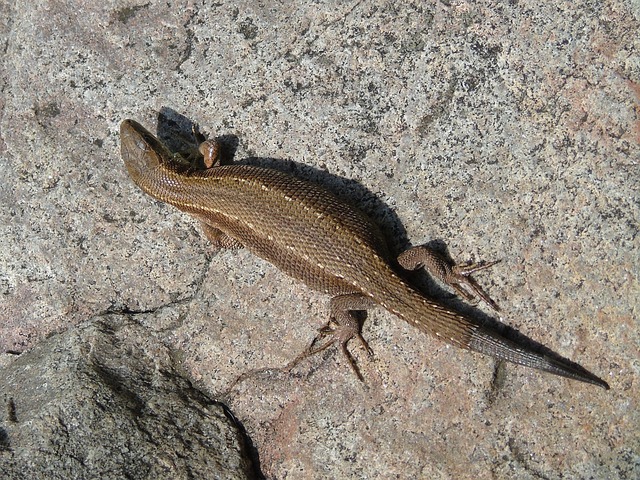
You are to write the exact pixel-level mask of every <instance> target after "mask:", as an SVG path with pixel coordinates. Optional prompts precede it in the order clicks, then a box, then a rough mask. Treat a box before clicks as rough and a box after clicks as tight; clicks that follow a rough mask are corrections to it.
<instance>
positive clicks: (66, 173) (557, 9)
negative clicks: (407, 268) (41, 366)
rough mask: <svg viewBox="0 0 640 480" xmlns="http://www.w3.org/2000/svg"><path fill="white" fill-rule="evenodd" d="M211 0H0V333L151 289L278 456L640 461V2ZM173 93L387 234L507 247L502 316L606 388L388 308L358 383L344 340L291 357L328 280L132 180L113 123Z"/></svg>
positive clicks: (506, 473)
mask: <svg viewBox="0 0 640 480" xmlns="http://www.w3.org/2000/svg"><path fill="white" fill-rule="evenodd" d="M202 3H203V2H179V3H166V2H164V3H162V2H158V3H153V2H137V3H134V2H130V1H128V0H125V1H119V2H111V1H101V2H91V3H90V2H74V1H72V2H46V1H44V2H37V3H36V4H35V5H34V4H33V3H28V2H22V1H14V2H6V1H5V2H2V3H0V22H1V23H0V28H1V32H2V33H1V37H2V39H3V42H2V46H3V53H4V55H3V57H2V63H3V64H2V66H1V68H0V78H1V82H2V83H1V86H2V96H1V97H0V168H1V171H2V176H1V177H0V179H1V180H0V237H1V238H2V249H0V256H1V259H0V265H2V267H1V268H0V292H2V296H1V297H0V312H2V313H0V315H2V317H0V318H1V322H0V350H1V351H2V352H14V353H18V352H22V351H25V350H27V349H29V348H32V347H34V346H35V345H37V344H38V342H40V341H42V339H44V338H45V337H46V336H47V335H49V334H51V333H52V332H55V331H61V330H65V329H67V328H69V327H71V326H72V325H75V324H78V323H79V322H82V321H84V320H86V319H89V318H91V317H93V316H95V315H98V314H104V313H105V312H112V313H127V312H138V313H135V315H134V317H135V320H136V322H137V323H139V324H140V325H142V326H143V327H144V328H145V329H146V330H147V331H148V332H149V335H152V334H153V335H157V336H158V338H159V339H160V340H161V341H162V343H163V345H164V346H165V347H166V348H167V349H169V351H170V352H171V355H172V358H173V360H174V362H177V363H176V364H177V365H179V366H180V368H181V370H182V372H183V374H184V375H186V376H188V377H189V378H190V379H191V380H192V381H193V382H195V383H196V384H197V386H198V388H200V389H202V390H204V391H206V392H208V393H209V394H211V396H212V397H214V398H217V399H220V400H222V401H224V403H225V404H226V405H227V406H228V407H229V408H230V409H231V410H232V411H233V413H234V414H235V415H236V416H237V418H238V419H239V420H240V421H241V422H242V423H243V424H244V426H245V427H246V429H247V433H248V434H249V435H250V437H251V439H252V442H253V444H254V445H255V447H256V448H257V451H258V454H259V457H260V466H261V469H262V471H263V473H264V475H265V476H266V477H268V478H279V479H284V478H320V477H325V478H402V479H403V478H443V479H445V478H456V479H457V478H523V479H528V478H548V479H559V478H622V479H625V478H627V479H631V478H638V477H640V456H639V451H640V440H639V435H638V431H640V416H639V415H640V414H639V413H638V412H639V411H640V407H639V405H638V399H639V398H640V391H639V388H638V383H639V381H638V375H639V373H640V362H639V361H638V354H637V352H638V347H639V345H640V338H639V333H638V332H640V325H639V322H638V314H637V312H638V299H639V298H640V288H639V285H638V274H639V261H638V258H639V257H638V251H639V247H640V245H639V242H638V224H639V219H640V206H639V204H640V202H639V195H638V192H639V191H640V185H639V183H640V182H639V169H638V161H639V160H640V147H639V143H640V120H639V118H638V116H639V108H640V107H639V101H640V59H639V56H638V47H639V43H640V40H639V37H638V34H637V32H638V31H640V6H639V5H638V2H637V1H636V2H622V1H619V0H618V1H604V2H601V1H598V2H596V1H578V2H574V1H571V2H570V1H564V0H560V1H556V2H532V1H520V2H464V1H459V2H450V1H446V2H424V1H415V2H411V1H409V2H375V1H361V2H339V1H333V2H331V1H321V2H317V1H316V2H311V1H305V0H302V1H300V2H295V3H291V2H289V3H287V2H275V1H272V0H267V1H263V2H253V1H239V2H233V3H225V2H217V3H215V4H213V5H211V6H203V5H202ZM205 3H206V2H205ZM168 109H171V110H173V111H175V112H177V113H179V114H182V115H185V116H187V117H188V118H189V119H190V120H193V121H196V122H198V123H199V124H201V125H202V126H203V128H204V129H205V130H208V131H209V132H211V134H212V135H228V136H235V137H236V138H237V142H238V143H237V151H236V152H235V157H236V158H237V159H243V158H247V157H249V158H250V160H249V161H252V162H258V163H263V164H264V163H266V164H274V163H275V164H276V165H279V166H280V167H281V168H286V169H289V170H291V171H292V172H293V173H296V174H299V175H301V176H303V177H306V178H309V179H312V180H314V181H317V182H320V183H323V184H325V185H328V186H329V187H330V188H332V189H333V190H335V191H336V192H338V193H339V194H341V195H343V196H345V197H346V198H350V199H351V200H353V201H355V202H356V203H358V204H359V205H361V206H362V207H363V208H364V209H365V210H367V211H368V212H370V213H372V214H373V215H374V216H375V217H376V218H377V219H378V220H379V221H380V223H381V224H382V225H383V226H384V227H385V229H386V230H388V231H389V234H390V237H392V244H393V246H394V248H396V249H401V248H404V247H405V246H407V245H408V244H409V243H413V244H419V243H422V242H425V241H429V240H434V239H435V240H440V241H442V242H444V243H445V244H446V245H447V246H448V248H449V251H450V252H451V254H452V256H453V257H454V258H456V259H458V260H461V261H463V260H467V259H493V258H501V259H502V260H503V262H502V263H501V264H500V265H498V266H496V267H494V269H492V271H491V272H489V273H486V274H483V275H482V276H481V277H480V279H479V280H480V281H481V283H482V284H483V285H485V286H486V287H487V289H488V290H489V292H490V293H491V295H492V296H493V297H494V298H495V299H496V300H497V301H498V302H499V303H500V304H501V306H502V307H503V320H504V322H505V323H508V324H509V325H512V326H514V327H515V328H517V329H519V330H520V331H521V332H522V333H524V334H526V335H528V336H530V337H532V338H534V339H536V340H539V341H541V342H543V343H544V344H546V345H548V346H549V347H551V348H552V349H554V350H556V351H557V352H558V353H560V354H562V355H564V356H567V357H569V358H571V359H573V360H575V361H577V362H579V363H581V364H583V365H584V366H585V367H587V368H589V369H590V370H592V371H594V372H595V373H598V374H600V375H602V376H603V377H605V378H606V380H607V381H609V382H610V384H611V387H612V390H611V391H609V392H605V391H603V390H600V389H597V388H595V387H592V386H588V385H582V384H579V383H576V382H571V381H568V380H564V379H560V378H556V377H553V376H550V375H546V374H542V373H539V372H534V371H530V370H527V369H524V368H519V367H515V366H511V365H506V366H497V367H496V365H495V362H494V361H492V360H491V359H488V358H485V357H482V356H478V355H473V354H470V353H467V352H462V351H457V350H454V349H452V348H448V347H446V346H444V345H443V344H442V343H439V342H438V341H436V340H434V339H430V338H427V337H425V336H423V335H421V334H419V333H418V332H416V331H415V330H412V329H411V328H410V327H409V326H408V325H404V324H402V323H401V322H400V321H398V320H397V319H396V318H394V317H392V316H391V315H389V314H387V313H385V312H383V311H380V310H375V311H372V312H370V314H369V318H368V320H367V322H365V329H364V335H365V336H366V338H367V339H368V340H369V342H370V345H371V346H372V348H373V349H374V351H375V357H374V358H373V359H371V360H370V359H367V358H366V356H365V355H364V354H363V353H362V352H361V351H360V350H358V349H357V347H356V346H353V352H354V355H355V356H356V357H357V358H358V360H359V362H360V365H361V368H362V370H363V373H364V375H365V379H366V383H364V384H362V383H360V382H358V380H357V379H356V378H355V377H354V376H353V375H352V374H351V373H350V371H349V369H348V367H347V366H346V365H345V362H344V361H343V359H342V358H341V357H340V356H339V355H337V354H336V352H335V351H333V350H329V351H327V352H326V353H324V354H323V355H319V356H316V357H314V358H311V359H308V360H305V361H303V362H301V363H299V364H298V365H297V366H296V367H295V368H293V369H292V370H291V371H290V372H287V371H285V370H284V367H285V366H286V365H287V364H288V363H289V362H290V361H291V360H292V359H293V358H295V357H296V355H297V354H298V353H299V352H301V351H302V350H303V349H304V348H305V346H306V345H307V344H308V342H309V341H310V340H311V339H312V338H313V336H314V334H315V330H316V329H317V328H318V327H320V326H321V325H323V324H324V323H325V321H326V314H327V299H326V298H325V297H323V296H322V295H319V294H316V293H314V292H310V291H309V290H308V289H307V288H305V287H304V286H302V285H300V284H297V283H295V282H293V281H291V280H290V279H288V278H285V277H284V276H283V275H282V274H280V273H279V272H278V271H276V270H275V269H274V268H272V267H271V266H270V265H268V264H266V263H264V262H262V261H260V260H258V259H256V258H254V257H252V256H251V255H250V254H248V253H247V252H244V251H237V252H214V251H212V250H211V249H210V248H209V247H208V245H207V242H206V240H205V239H204V237H203V236H202V234H201V233H200V232H199V230H198V227H197V223H196V222H194V221H193V220H191V219H189V218H187V217H186V216H185V215H182V214H181V213H179V212H177V211H175V210H174V209H172V208H170V207H167V206H165V205H162V204H160V203H158V202H155V201H153V200H152V199H150V198H148V197H147V196H145V195H144V194H143V193H142V192H140V191H139V190H137V189H136V187H135V186H134V185H133V184H132V183H131V182H130V181H129V180H128V179H127V176H126V174H125V172H124V169H123V168H122V163H121V161H120V158H119V150H118V149H119V143H118V137H117V131H118V125H119V123H120V121H121V120H122V119H123V118H127V117H132V118H135V119H137V120H138V121H140V122H142V123H143V124H145V125H147V126H148V127H149V128H150V129H154V127H155V125H156V123H160V125H162V123H165V124H169V126H171V124H172V122H174V120H176V119H177V118H178V117H177V116H176V115H175V114H174V113H172V111H171V110H168ZM161 110H162V112H163V116H162V117H161V118H160V119H159V120H160V121H159V122H158V117H157V113H158V112H159V111H161ZM256 157H258V158H256ZM334 175H335V176H334ZM429 288H430V289H432V287H431V286H429ZM440 294H442V292H440ZM148 354H149V355H152V354H153V352H148ZM15 357H16V355H15V354H6V355H4V357H3V358H2V359H1V361H2V363H3V364H4V365H6V368H9V369H11V368H18V367H12V364H14V365H15V362H17V361H18V360H16V359H15ZM81 387H82V386H81V385H77V386H76V388H78V389H80V388H81ZM27 393H28V392H25V395H26V394H27ZM32 394H33V395H36V394H37V392H32ZM20 408H21V406H20V405H19V404H18V403H16V409H17V410H18V411H19V410H20ZM185 408H186V406H185ZM1 428H5V429H6V428H8V427H7V426H6V425H5V426H2V427H1Z"/></svg>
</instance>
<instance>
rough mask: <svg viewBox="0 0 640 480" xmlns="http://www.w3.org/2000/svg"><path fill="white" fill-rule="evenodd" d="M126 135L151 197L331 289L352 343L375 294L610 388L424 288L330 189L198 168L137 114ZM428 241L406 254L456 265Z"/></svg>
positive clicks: (469, 344)
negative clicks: (412, 282)
mask: <svg viewBox="0 0 640 480" xmlns="http://www.w3.org/2000/svg"><path fill="white" fill-rule="evenodd" d="M120 138H121V151H122V158H123V160H124V163H125V165H126V168H127V170H128V172H129V175H130V176H131V179H132V180H133V181H134V182H135V183H136V184H137V185H138V186H139V187H140V188H141V189H142V190H143V191H145V192H146V193H147V194H149V195H151V196H152V197H154V198H157V199H159V200H162V201H163V202H166V203H169V204H171V205H174V206H175V207H177V208H179V209H180V210H182V211H184V212H187V213H189V214H191V215H193V216H194V217H196V218H197V219H198V220H200V221H201V222H202V224H203V227H204V231H205V233H206V235H207V236H208V237H209V238H210V239H211V240H212V242H213V243H214V244H215V245H217V246H220V247H232V248H233V247H242V246H243V247H246V248H247V249H249V250H250V251H252V252H253V253H255V254H256V255H258V256H260V257H262V258H264V259H265V260H268V261H269V262H271V263H273V264H274V265H275V266H276V267H278V268H279V269H280V270H282V271H283V272H285V273H286V274H288V275H290V276H292V277H294V278H297V279H299V280H301V281H303V282H304V283H306V284H307V285H308V286H310V287H311V288H314V289H316V290H319V291H323V292H325V293H327V294H329V295H332V296H333V299H332V302H331V309H332V316H333V317H334V318H335V319H336V320H337V322H338V323H339V324H340V325H341V326H340V327H339V328H338V331H336V332H335V334H336V339H337V340H339V341H340V342H341V343H342V345H343V350H344V351H345V353H346V348H345V345H346V343H347V342H348V341H349V339H350V338H352V337H354V336H355V337H358V338H360V339H361V340H362V338H361V337H360V336H359V332H358V323H357V321H356V320H355V319H354V317H353V316H352V314H351V312H350V311H352V310H361V309H366V308H368V307H369V306H371V305H373V304H374V303H375V304H378V305H381V306H382V307H384V308H386V309H387V310H388V311H390V312H392V313H394V314H395V315H397V316H398V317H400V318H402V319H403V320H405V321H407V322H408V323H410V324H411V325H413V326H415V327H417V328H418V329H420V330H422V331H423V332H425V333H427V334H430V335H434V336H436V337H438V338H440V339H442V340H444V341H445V342H447V343H449V344H451V345H455V346H456V347H460V348H465V349H470V350H474V351H477V352H481V353H485V354H488V355H491V356H493V357H496V358H499V359H503V360H507V361H510V362H513V363H516V364H520V365H525V366H528V367H532V368H536V369H539V370H545V371H547V372H551V373H553V374H556V375H561V376H564V377H568V378H572V379H575V380H580V381H582V382H587V383H591V384H594V385H599V386H601V387H604V388H607V389H608V388H609V386H608V385H607V383H606V382H604V381H603V380H601V379H600V378H598V377H596V376H595V375H593V374H591V373H590V372H588V371H587V370H585V369H584V368H582V367H580V366H579V365H577V364H574V363H573V362H570V361H568V360H565V359H562V358H561V357H559V356H555V355H548V354H546V353H540V352H538V351H534V350H532V349H529V348H528V347H524V346H521V345H519V344H517V343H515V342H513V341H511V340H509V339H507V338H504V337H502V336H501V335H500V334H498V333H496V332H493V331H490V330H488V329H486V328H484V327H482V326H481V325H479V324H478V323H477V322H475V321H474V320H473V319H472V318H470V317H467V316H466V315H463V314H461V313H458V312H456V311H454V310H452V309H450V308H448V307H445V306H443V305H441V304H439V303H437V302H435V301H433V300H431V299H429V298H426V297H425V296H423V295H422V294H420V293H419V292H417V291H416V290H415V289H413V288H412V287H411V286H409V285H408V284H407V283H406V282H405V281H404V280H402V279H401V278H400V276H398V275H397V274H396V272H395V271H394V269H393V268H392V266H391V261H390V257H389V253H388V251H387V247H386V243H385V240H384V237H383V236H382V234H381V232H380V230H379V229H378V227H377V226H376V225H375V224H374V223H373V222H372V221H371V220H370V219H369V218H368V217H366V216H365V215H364V214H363V213H362V212H360V211H359V210H357V209H355V208H354V207H352V206H350V205H348V204H347V203H345V202H343V201H341V200H340V199H338V198H337V197H336V196H334V195H333V194H332V193H330V192H328V191H327V190H325V189H323V188H321V187H319V186H317V185H314V184H311V183H308V182H305V181H302V180H300V179H297V178H295V177H292V176H290V175H287V174H285V173H282V172H279V171H276V170H272V169H267V168H260V167H255V166H249V165H227V166H214V167H212V168H208V169H205V170H196V169H194V168H192V167H191V166H190V165H189V164H188V163H187V162H186V161H185V160H184V159H182V158H181V157H179V156H175V155H172V154H171V153H170V152H169V151H168V150H167V148H166V147H165V146H164V145H163V144H162V143H161V142H160V141H158V140H157V139H156V138H155V137H154V136H153V135H152V134H151V133H149V132H148V131H147V130H146V129H145V128H144V127H142V126H141V125H140V124H139V123H137V122H135V121H133V120H125V121H123V122H122V125H121V127H120ZM212 145H214V144H212V143H211V142H205V143H203V145H202V146H201V151H202V153H203V154H204V155H205V163H206V164H207V166H210V165H212V164H213V163H214V160H215V159H214V158H211V156H210V155H211V154H212V152H216V153H217V149H216V148H214V147H212ZM423 248H424V247H416V248H415V249H411V250H408V251H407V252H405V253H404V254H403V255H401V257H399V261H400V263H401V264H403V266H405V267H406V268H416V267H417V266H421V265H422V264H427V266H429V265H431V266H432V267H433V266H434V265H435V267H436V269H437V268H440V269H450V267H449V266H448V265H446V264H444V263H440V262H441V260H439V259H437V258H432V257H431V256H429V254H426V255H425V252H423V251H421V250H420V249H423ZM412 257H414V258H412ZM479 268H484V267H482V266H481V267H479ZM477 269H478V267H476V268H475V269H470V271H475V270H477ZM449 273H450V272H449ZM468 273H469V272H467V273H463V274H462V275H459V277H460V278H462V283H464V284H466V285H467V286H468V287H469V288H470V289H471V290H472V291H474V293H475V294H477V295H479V296H480V297H481V298H483V299H485V300H486V301H487V302H490V304H492V302H491V300H490V299H488V296H486V294H484V292H482V291H481V289H479V287H477V284H475V282H474V281H473V280H472V279H471V278H470V277H468ZM440 276H441V277H442V276H443V275H440ZM465 277H468V278H465ZM460 278H458V280H460ZM492 306H493V307H494V308H496V309H497V306H496V305H495V304H492ZM362 341H363V343H365V342H364V340H362ZM329 343H331V342H329ZM365 345H366V343H365ZM356 372H357V370H356Z"/></svg>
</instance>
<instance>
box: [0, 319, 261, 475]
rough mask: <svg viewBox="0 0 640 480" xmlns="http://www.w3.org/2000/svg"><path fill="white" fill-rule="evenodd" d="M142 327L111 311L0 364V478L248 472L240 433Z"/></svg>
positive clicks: (237, 473) (221, 409) (218, 406)
mask: <svg viewBox="0 0 640 480" xmlns="http://www.w3.org/2000/svg"><path fill="white" fill-rule="evenodd" d="M172 364H173V362H172V359H171V357H170V356H169V351H168V350H167V349H166V348H165V347H163V346H162V345H161V344H160V343H159V342H157V340H156V339H155V338H154V337H153V336H150V335H149V334H148V333H145V332H144V331H143V329H142V327H140V326H138V325H136V324H134V323H131V322H128V321H126V320H123V319H122V317H116V316H108V317H106V318H98V319H95V320H92V321H89V322H85V323H83V324H81V325H80V326H78V327H76V328H74V329H72V330H70V331H68V332H67V333H64V334H61V335H55V336H53V337H51V338H49V339H48V340H46V341H44V342H43V343H41V344H39V345H38V346H37V347H36V348H34V349H33V350H32V351H30V352H28V353H25V354H23V356H21V357H20V358H19V359H18V360H17V361H15V362H14V363H13V364H12V365H11V366H8V367H5V368H3V369H2V370H0V391H1V392H2V399H3V403H4V404H5V407H4V408H3V409H2V411H1V413H0V419H1V423H0V471H1V472H3V477H2V478H8V479H18V478H47V479H54V478H64V479H69V478H101V479H107V478H118V479H120V478H132V479H133V478H136V479H137V478H225V479H231V478H238V479H240V478H243V479H244V478H248V477H252V476H253V475H252V462H251V460H250V459H249V458H248V455H247V452H246V448H245V444H244V440H243V436H242V433H241V431H240V430H239V428H238V426H237V425H236V424H234V421H232V420H231V419H230V418H229V417H228V416H227V415H226V414H225V411H224V408H223V407H222V406H221V405H220V404H219V403H217V402H216V401H214V400H212V399H210V398H209V397H207V396H205V395H203V394H202V393H201V392H199V391H198V390H196V389H195V388H193V387H192V386H191V384H190V383H189V382H188V381H187V380H185V379H184V378H183V377H182V376H180V375H179V374H177V373H176V372H175V371H174V369H173V365H172Z"/></svg>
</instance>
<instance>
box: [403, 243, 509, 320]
mask: <svg viewBox="0 0 640 480" xmlns="http://www.w3.org/2000/svg"><path fill="white" fill-rule="evenodd" d="M498 262H500V260H496V261H493V262H478V263H466V264H460V265H455V264H452V263H450V262H449V261H448V260H447V259H445V258H444V257H443V256H442V255H440V254H439V253H438V252H436V251H434V250H433V249H431V248H429V247H427V246H426V245H420V246H418V247H413V248H410V249H408V250H406V251H404V252H402V253H401V254H400V255H399V256H398V263H399V264H400V266H401V267H402V268H404V269H405V270H415V269H417V268H420V267H424V268H425V269H426V270H427V271H428V272H429V273H430V274H431V275H432V276H433V277H435V278H437V279H438V280H440V281H441V282H442V283H444V284H446V285H449V286H450V287H451V288H453V289H454V290H455V291H456V292H457V293H458V295H460V296H461V297H462V298H464V299H465V300H466V301H468V302H472V301H474V300H475V299H476V298H480V299H482V300H483V301H484V302H485V303H486V304H487V305H489V306H490V307H491V308H492V309H493V310H495V311H496V312H499V311H500V307H499V306H498V304H497V303H496V302H494V301H493V300H492V299H491V297H490V296H489V295H488V294H487V292H485V291H484V290H483V289H482V287H480V285H479V284H478V282H476V281H475V279H474V278H473V277H472V276H471V274H472V273H476V272H479V271H480V270H485V269H487V268H489V267H492V266H494V265H495V264H496V263H498Z"/></svg>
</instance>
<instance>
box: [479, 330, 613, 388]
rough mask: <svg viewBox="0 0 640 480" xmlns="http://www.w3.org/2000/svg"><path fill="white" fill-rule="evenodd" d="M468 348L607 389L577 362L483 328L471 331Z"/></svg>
mask: <svg viewBox="0 0 640 480" xmlns="http://www.w3.org/2000/svg"><path fill="white" fill-rule="evenodd" d="M468 348H469V349H470V350H473V351H475V352H480V353H484V354H486V355H491V356H493V357H496V358H499V359H502V360H506V361H508V362H512V363H516V364H518V365H524V366H526V367H531V368H536V369H538V370H544V371H546V372H549V373H553V374H555V375H560V376H562V377H566V378H571V379H573V380H579V381H581V382H586V383H591V384H593V385H598V386H600V387H602V388H604V389H606V390H609V384H608V383H607V382H605V381H604V380H602V379H601V378H599V377H597V376H595V375H594V374H593V373H591V372H589V371H588V370H586V369H585V368H583V367H581V366H580V365H578V364H577V363H574V362H571V361H569V360H567V359H564V358H562V357H560V356H559V355H557V354H555V353H553V352H551V351H550V350H548V349H546V348H545V347H541V348H540V351H535V350H532V349H529V348H527V347H525V346H523V345H520V344H518V343H516V342H514V341H512V340H509V339H508V338H505V337H504V336H502V335H500V334H499V333H498V332H494V331H491V330H488V329H486V328H483V327H479V328H477V329H476V330H474V331H473V333H472V334H471V338H470V340H469V343H468ZM545 350H546V351H545Z"/></svg>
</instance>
